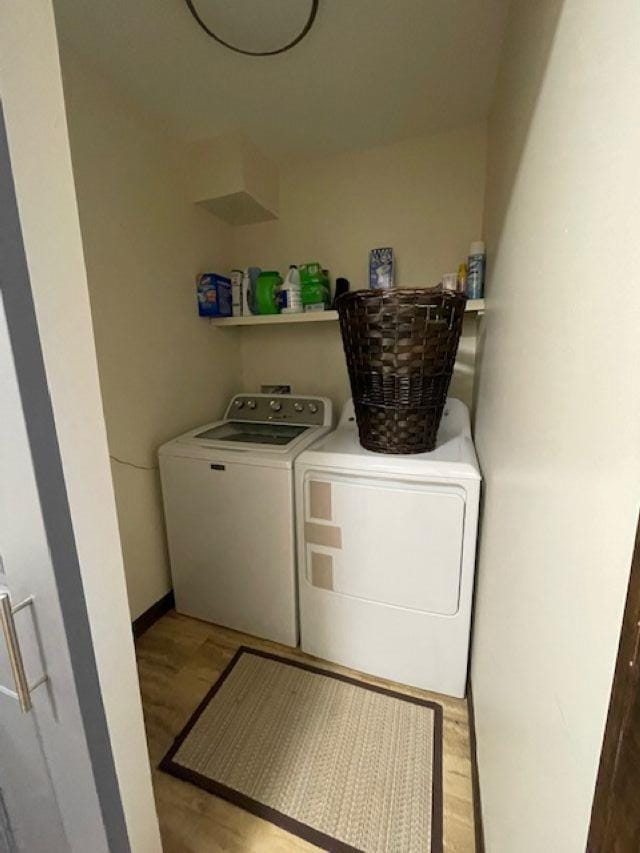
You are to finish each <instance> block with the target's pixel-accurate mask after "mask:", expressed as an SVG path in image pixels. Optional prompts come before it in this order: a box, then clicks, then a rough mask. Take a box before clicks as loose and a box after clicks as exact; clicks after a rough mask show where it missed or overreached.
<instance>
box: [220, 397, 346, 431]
mask: <svg viewBox="0 0 640 853" xmlns="http://www.w3.org/2000/svg"><path fill="white" fill-rule="evenodd" d="M225 419H226V420H228V421H260V422H262V423H269V422H272V421H279V422H285V423H289V424H298V425H300V426H330V425H331V403H330V402H329V401H328V400H324V399H323V398H322V397H298V396H294V395H292V394H237V395H236V396H235V397H234V398H233V399H232V400H231V403H229V407H228V409H227V413H226V415H225Z"/></svg>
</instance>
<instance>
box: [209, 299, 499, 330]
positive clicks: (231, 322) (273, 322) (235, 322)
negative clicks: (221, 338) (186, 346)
mask: <svg viewBox="0 0 640 853" xmlns="http://www.w3.org/2000/svg"><path fill="white" fill-rule="evenodd" d="M465 310H466V311H467V313H471V312H474V313H482V312H483V311H484V299H469V301H468V302H467V307H466V309H465ZM337 319H338V312H337V311H309V312H307V313H305V314H262V315H259V314H252V315H250V316H248V317H211V318H210V320H209V322H210V323H211V325H212V326H225V327H226V326H277V325H282V324H287V323H323V322H327V321H331V320H337Z"/></svg>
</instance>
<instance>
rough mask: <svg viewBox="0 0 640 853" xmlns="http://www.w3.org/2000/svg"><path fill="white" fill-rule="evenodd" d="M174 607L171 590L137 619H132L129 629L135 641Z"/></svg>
mask: <svg viewBox="0 0 640 853" xmlns="http://www.w3.org/2000/svg"><path fill="white" fill-rule="evenodd" d="M173 607H175V600H174V597H173V590H170V591H169V592H168V593H167V594H166V595H163V596H162V598H161V599H159V600H158V601H156V603H155V604H152V605H151V607H149V608H148V609H147V610H145V611H144V613H141V614H140V616H138V618H137V619H134V620H133V622H132V624H131V628H132V630H133V636H134V638H135V639H136V640H137V639H138V637H141V636H142V635H143V634H144V632H145V631H148V630H149V628H150V627H151V626H152V625H153V624H154V622H157V621H158V619H159V618H160V617H161V616H164V614H165V613H168V612H169V611H170V610H172V609H173Z"/></svg>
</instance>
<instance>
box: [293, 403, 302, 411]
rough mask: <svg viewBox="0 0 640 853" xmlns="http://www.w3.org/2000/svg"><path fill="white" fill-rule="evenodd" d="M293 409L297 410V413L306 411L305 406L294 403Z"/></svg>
mask: <svg viewBox="0 0 640 853" xmlns="http://www.w3.org/2000/svg"><path fill="white" fill-rule="evenodd" d="M293 408H294V409H295V410H296V412H302V411H303V410H304V406H303V405H302V403H294V404H293Z"/></svg>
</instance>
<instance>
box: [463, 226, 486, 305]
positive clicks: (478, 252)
mask: <svg viewBox="0 0 640 853" xmlns="http://www.w3.org/2000/svg"><path fill="white" fill-rule="evenodd" d="M486 259H487V256H486V250H485V246H484V243H483V242H482V240H477V241H476V242H474V243H472V244H471V249H470V251H469V263H468V273H467V297H468V298H469V299H482V297H483V296H484V273H485V268H486Z"/></svg>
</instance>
